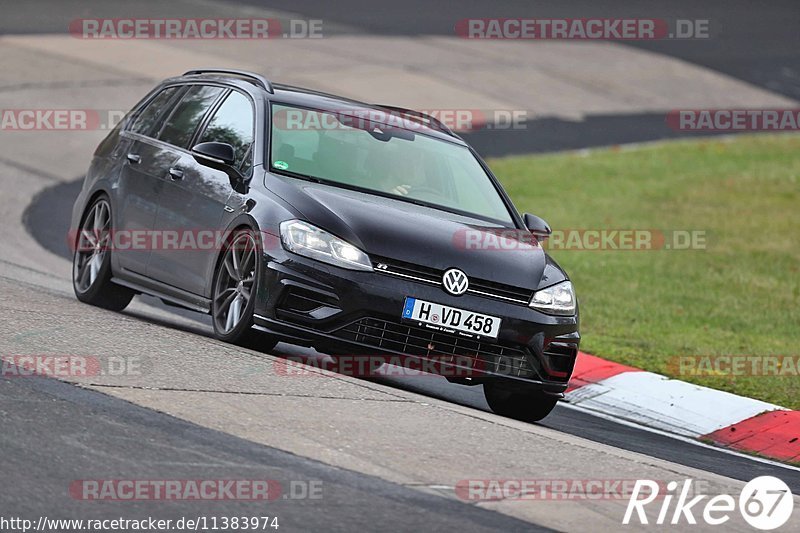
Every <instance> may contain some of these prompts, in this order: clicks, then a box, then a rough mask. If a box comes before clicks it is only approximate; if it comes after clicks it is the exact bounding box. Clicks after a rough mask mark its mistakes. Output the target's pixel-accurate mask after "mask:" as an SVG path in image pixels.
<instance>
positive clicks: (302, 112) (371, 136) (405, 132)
mask: <svg viewBox="0 0 800 533" xmlns="http://www.w3.org/2000/svg"><path fill="white" fill-rule="evenodd" d="M376 116H377V114H374V113H373V114H371V115H369V120H368V119H367V118H366V117H361V118H355V117H353V116H346V115H342V114H338V113H332V112H327V111H317V110H310V109H305V108H298V107H294V106H287V105H279V104H273V106H272V135H271V138H272V150H271V157H270V165H271V167H272V169H273V170H276V171H278V172H280V171H283V172H287V173H290V174H294V175H299V176H302V177H308V178H314V179H318V180H322V181H325V182H327V183H333V184H339V185H344V186H346V187H352V188H358V189H366V190H370V191H376V192H379V193H381V194H384V195H388V196H392V197H396V198H398V199H401V200H405V201H410V202H415V203H420V204H424V205H428V206H431V207H436V208H440V209H444V210H447V211H452V212H457V213H462V214H468V215H473V216H476V217H478V218H481V219H488V220H492V221H496V222H501V223H503V224H509V225H511V224H513V219H512V217H511V214H510V213H509V210H508V208H507V207H506V205H505V203H504V202H503V199H502V198H501V196H500V193H499V192H498V191H497V189H496V188H495V186H494V184H493V183H492V181H491V180H490V178H489V176H488V175H487V174H486V172H485V171H484V169H483V167H482V166H481V164H480V163H479V162H478V160H477V159H476V158H475V156H474V155H473V154H472V152H471V151H470V150H469V149H468V148H466V147H464V146H461V145H458V144H455V143H450V142H447V141H443V140H440V139H437V138H435V137H432V136H429V135H425V134H422V133H418V132H417V131H415V130H414V126H416V129H417V130H418V129H419V128H420V126H419V124H414V123H411V122H410V121H405V122H404V123H405V125H406V126H408V125H410V126H411V127H409V128H406V127H403V128H400V127H397V122H391V121H389V120H383V121H381V122H379V121H376V120H375V118H376ZM384 116H386V117H389V115H384ZM395 118H397V117H396V116H395ZM386 122H389V125H387V124H386ZM398 122H403V119H401V118H398Z"/></svg>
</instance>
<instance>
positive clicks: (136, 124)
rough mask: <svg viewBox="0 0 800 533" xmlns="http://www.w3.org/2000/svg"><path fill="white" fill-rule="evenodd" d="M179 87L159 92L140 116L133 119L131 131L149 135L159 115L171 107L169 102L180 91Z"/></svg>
mask: <svg viewBox="0 0 800 533" xmlns="http://www.w3.org/2000/svg"><path fill="white" fill-rule="evenodd" d="M178 89H179V87H167V88H166V89H164V90H163V91H161V92H160V93H158V94H157V95H156V97H155V98H153V99H152V100H150V102H149V103H148V104H147V105H146V106H145V108H144V109H142V111H141V112H140V113H139V116H138V117H136V120H134V121H133V125H132V126H131V129H130V131H132V132H134V133H140V134H142V135H148V134H149V133H150V132H151V131H152V130H153V126H154V125H155V123H156V121H157V120H158V117H160V116H161V115H162V113H163V112H164V111H165V110H166V109H167V108H168V107H169V103H170V101H171V100H172V97H173V96H174V95H175V93H176V92H178Z"/></svg>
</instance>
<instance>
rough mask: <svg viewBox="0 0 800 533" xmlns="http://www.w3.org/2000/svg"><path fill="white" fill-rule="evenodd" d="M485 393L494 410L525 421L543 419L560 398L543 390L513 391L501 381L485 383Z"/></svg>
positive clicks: (502, 414) (499, 413)
mask: <svg viewBox="0 0 800 533" xmlns="http://www.w3.org/2000/svg"><path fill="white" fill-rule="evenodd" d="M483 394H484V396H485V397H486V403H488V404H489V407H490V408H491V409H492V411H493V412H495V413H496V414H498V415H501V416H507V417H509V418H514V419H516V420H522V421H523V422H538V421H539V420H542V419H543V418H544V417H546V416H547V415H549V414H550V412H551V411H552V410H553V409H554V408H555V406H556V404H557V403H558V398H556V397H554V396H550V395H547V394H544V393H543V392H539V391H530V392H512V391H510V390H508V389H507V388H504V387H503V385H502V384H501V383H492V382H488V383H484V384H483Z"/></svg>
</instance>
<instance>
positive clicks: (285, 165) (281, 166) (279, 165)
mask: <svg viewBox="0 0 800 533" xmlns="http://www.w3.org/2000/svg"><path fill="white" fill-rule="evenodd" d="M272 166H273V167H275V168H277V169H278V170H286V169H287V168H289V164H288V163H287V162H286V161H275V162H274V163H272Z"/></svg>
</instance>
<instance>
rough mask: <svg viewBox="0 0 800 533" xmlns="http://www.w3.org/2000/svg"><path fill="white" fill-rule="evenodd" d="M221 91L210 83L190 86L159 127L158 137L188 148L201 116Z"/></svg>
mask: <svg viewBox="0 0 800 533" xmlns="http://www.w3.org/2000/svg"><path fill="white" fill-rule="evenodd" d="M223 91H225V89H222V88H220V87H211V86H210V85H193V86H191V87H190V88H189V90H188V91H186V94H184V95H183V98H181V101H180V103H178V105H177V106H176V107H175V110H174V111H173V112H172V115H170V117H169V120H167V123H166V124H165V125H164V127H163V128H162V129H161V134H160V135H159V136H158V138H159V139H161V140H162V141H164V142H168V143H170V144H174V145H175V146H179V147H181V148H188V145H189V141H191V140H192V136H193V135H194V132H195V130H197V126H198V125H199V124H200V121H201V120H203V116H205V114H206V112H207V111H208V109H209V108H210V107H211V106H212V105H213V104H214V102H215V101H216V99H217V97H218V96H219V95H220V94H222V92H223Z"/></svg>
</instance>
